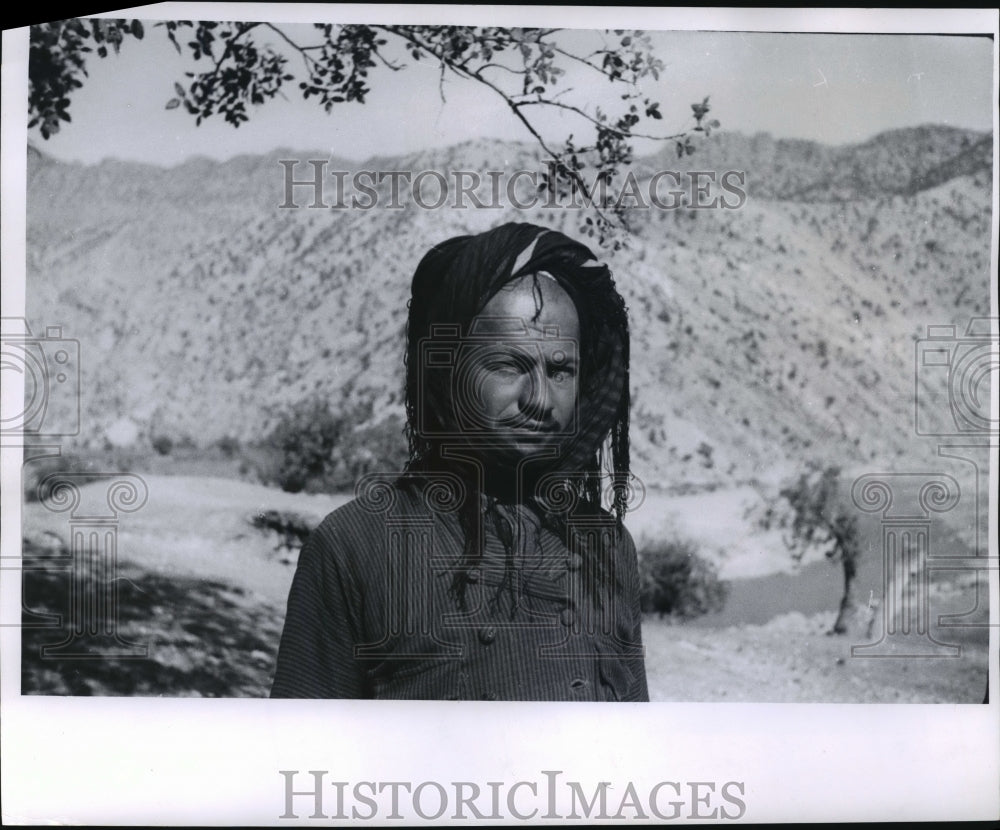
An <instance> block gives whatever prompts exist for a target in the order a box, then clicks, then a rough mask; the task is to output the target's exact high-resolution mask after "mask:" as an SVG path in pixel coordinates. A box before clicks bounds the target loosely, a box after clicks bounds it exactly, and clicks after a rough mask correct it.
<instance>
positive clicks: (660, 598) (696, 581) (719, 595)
mask: <svg viewBox="0 0 1000 830" xmlns="http://www.w3.org/2000/svg"><path fill="white" fill-rule="evenodd" d="M697 551H698V549H697V547H696V546H695V544H694V543H693V542H690V541H686V540H671V541H666V542H659V543H656V544H654V545H652V546H651V547H648V548H644V549H643V550H642V551H640V553H639V583H640V594H639V599H640V603H641V607H642V610H643V611H644V612H646V613H651V612H655V613H658V614H659V615H660V616H661V617H662V616H665V615H667V614H669V615H670V616H672V617H676V618H679V619H691V618H692V617H697V616H700V615H701V614H707V613H709V612H711V611H718V610H720V609H721V608H722V606H723V605H725V602H726V597H727V596H728V594H729V585H728V583H726V582H723V581H722V580H720V579H719V575H718V571H717V570H716V567H715V565H713V564H712V563H711V562H709V561H707V560H706V559H703V558H702V557H700V556H699V555H698V552H697Z"/></svg>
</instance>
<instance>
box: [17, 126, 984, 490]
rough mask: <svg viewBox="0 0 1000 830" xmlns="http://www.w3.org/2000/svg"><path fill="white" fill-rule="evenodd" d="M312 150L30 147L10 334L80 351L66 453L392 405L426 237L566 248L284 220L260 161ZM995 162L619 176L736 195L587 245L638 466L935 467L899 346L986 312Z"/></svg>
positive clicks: (806, 162) (750, 157)
mask: <svg viewBox="0 0 1000 830" xmlns="http://www.w3.org/2000/svg"><path fill="white" fill-rule="evenodd" d="M324 157H325V156H324V155H323V154H308V153H301V152H294V153H293V152H290V151H284V150H283V151H276V152H274V153H271V154H269V155H267V156H261V157H239V158H236V159H233V160H231V161H229V162H226V163H222V164H219V163H214V162H211V161H208V160H205V159H193V160H191V161H188V162H186V163H185V164H183V165H180V166H177V167H174V168H170V169H163V168H159V167H154V166H146V165H139V164H133V163H121V162H113V161H106V162H104V163H102V164H99V165H94V166H81V165H75V164H64V163H60V162H56V161H54V160H52V159H51V158H48V157H46V156H45V155H44V153H43V152H39V151H37V150H35V149H33V148H32V149H30V150H29V185H28V187H29V194H28V293H29V308H28V319H29V323H30V324H31V325H32V327H33V328H35V329H36V330H37V329H39V328H41V327H44V326H46V325H61V326H62V327H63V333H64V335H66V336H68V337H74V338H78V339H79V340H80V344H81V345H80V349H81V364H82V367H83V368H82V384H81V387H82V390H83V402H82V403H83V421H82V433H81V436H80V439H79V440H80V442H81V443H85V444H90V445H92V446H100V445H101V444H102V443H104V442H105V441H107V440H112V441H122V440H130V439H131V438H134V439H135V440H136V441H138V442H145V443H146V444H148V443H149V441H150V440H151V439H152V437H154V436H156V435H168V436H170V437H172V438H173V439H174V440H175V441H176V440H183V439H189V440H191V441H194V442H195V443H197V444H207V443H209V442H212V441H215V440H217V439H219V438H221V437H223V436H232V437H235V438H239V439H241V440H243V441H253V440H254V439H256V438H259V437H261V436H262V435H263V434H264V433H265V432H266V430H267V428H268V426H269V425H270V424H271V423H272V422H273V419H274V416H275V413H276V412H278V411H280V410H281V409H282V408H283V407H285V406H287V405H289V404H291V403H294V402H296V401H297V400H300V399H303V398H306V397H309V396H311V395H314V394H320V395H323V396H327V397H329V398H330V399H331V400H333V401H334V402H335V403H336V404H337V405H341V404H343V403H345V402H349V401H370V402H373V403H374V404H375V407H374V411H375V413H376V417H386V416H393V415H398V414H399V413H400V412H401V406H400V399H401V396H400V388H401V382H402V339H401V338H402V332H403V326H404V315H405V305H406V299H407V296H408V285H409V279H410V276H411V275H412V272H413V269H414V267H415V266H416V263H417V261H418V260H419V259H420V257H421V256H422V254H423V253H424V251H425V250H426V249H427V248H428V247H429V246H430V245H431V244H433V243H434V242H437V241H440V240H443V239H445V238H447V237H450V236H452V235H455V234H459V233H467V232H475V231H479V230H483V229H486V228H488V227H492V226H493V225H495V224H498V223H500V222H502V221H529V222H537V223H540V224H545V225H548V226H551V227H555V228H558V229H561V230H564V231H566V232H567V233H569V234H571V235H579V234H578V230H579V226H580V224H581V222H582V218H583V214H581V212H580V211H578V210H566V209H555V210H553V209H545V208H541V207H539V208H535V209H532V210H514V209H511V208H506V209H500V210H492V209H479V210H476V209H471V208H466V209H453V208H448V207H442V208H440V209H437V210H424V209H420V208H418V207H416V206H414V205H412V203H409V202H408V203H407V204H406V205H405V206H404V207H403V208H402V209H390V208H386V207H384V206H380V207H378V208H376V209H373V210H367V211H366V210H355V209H346V210H336V209H310V208H307V207H305V205H306V204H308V203H309V198H308V194H307V193H305V192H304V191H303V190H301V189H300V191H299V195H298V196H297V199H298V201H299V204H301V205H303V207H301V208H299V209H282V208H279V207H278V205H279V204H280V203H281V202H282V201H283V198H284V183H283V182H284V180H283V176H284V171H283V169H282V167H281V166H280V165H279V164H278V160H279V159H283V158H299V159H308V158H324ZM991 159H992V140H991V138H990V136H989V135H984V134H977V133H973V132H968V131H961V130H954V129H951V128H946V127H937V126H933V127H920V128H915V129H911V130H902V131H895V132H891V133H885V134H882V135H880V136H877V137H876V138H874V139H872V140H871V141H869V142H866V143H864V144H861V145H856V146H849V147H826V146H822V145H819V144H815V143H811V142H803V141H784V140H775V139H773V138H771V137H770V136H767V135H757V136H753V137H746V136H741V135H737V134H724V133H717V134H713V136H712V138H711V139H710V140H709V141H708V142H705V143H703V144H702V145H701V146H700V148H699V150H698V152H697V153H696V154H695V155H694V156H691V157H688V158H685V159H684V160H683V161H679V160H678V159H677V158H676V155H674V156H673V157H671V156H669V155H665V156H663V157H660V158H650V159H645V160H643V161H641V162H640V163H637V164H636V166H635V172H636V175H637V176H638V177H639V179H640V180H642V181H644V180H645V177H648V176H650V175H652V173H654V172H655V171H656V170H658V169H665V170H682V171H687V170H717V171H719V172H723V171H725V170H731V169H732V170H742V171H745V172H746V185H745V190H746V192H747V199H746V203H745V204H744V205H743V206H742V207H741V208H740V209H738V210H721V209H720V210H690V209H686V208H685V209H677V210H658V209H650V210H638V209H637V210H634V211H633V212H632V213H633V216H634V226H635V230H634V233H633V234H632V236H631V237H630V240H629V245H628V247H627V248H626V249H625V250H622V251H619V252H617V253H614V254H610V253H607V252H599V254H600V256H601V257H602V258H604V259H606V260H607V261H609V262H610V263H611V265H612V268H613V270H614V272H615V275H616V279H617V280H618V282H619V285H620V288H621V290H622V292H623V294H624V295H625V296H626V299H627V301H628V304H629V306H630V309H631V311H632V321H633V338H634V340H633V354H634V355H635V357H634V368H633V391H634V396H635V407H634V413H635V414H634V428H633V440H634V443H635V455H636V466H637V471H638V472H639V473H640V475H642V476H643V477H644V478H646V479H647V480H648V481H651V482H656V483H667V482H665V481H664V478H665V477H666V476H669V477H670V480H671V482H673V483H676V482H678V481H689V482H690V481H698V482H706V481H712V480H721V479H723V478H731V477H732V476H734V475H735V476H738V477H748V476H754V475H759V474H761V472H762V471H765V470H772V469H779V468H780V469H785V468H798V467H799V466H800V464H801V460H802V459H803V458H804V457H805V456H811V455H817V456H825V457H830V458H836V459H838V460H840V461H845V460H847V461H853V462H856V463H871V462H872V461H886V462H888V461H892V460H895V459H897V458H899V457H901V456H905V457H909V456H916V457H921V458H922V457H924V454H926V453H929V452H932V451H933V448H932V447H931V446H930V443H929V442H926V441H923V442H922V441H921V439H919V438H917V437H916V436H915V435H914V432H913V426H912V425H913V371H914V370H913V364H914V357H913V356H914V342H915V340H916V339H917V338H918V337H920V336H922V335H923V334H924V333H925V332H926V327H927V325H929V324H957V325H959V326H960V327H962V328H963V329H964V326H965V324H966V322H967V321H968V319H969V318H970V317H973V316H985V315H986V314H988V312H989V299H988V298H989V281H990V275H989V261H990V218H991V217H990V205H991V200H990V188H991V182H992V178H991V176H992V171H991ZM520 168H524V169H528V170H539V171H540V170H541V169H542V166H541V163H540V162H539V161H538V160H537V156H536V155H535V152H534V149H533V148H532V147H528V146H520V145H514V144H505V143H496V142H484V141H480V142H473V143H469V144H464V145H460V146H457V147H453V148H449V149H447V150H438V151H430V152H426V153H421V154H416V155H413V156H410V157H406V158H400V159H378V160H370V161H369V162H368V163H366V164H362V165H358V164H353V163H349V162H345V161H343V160H337V159H332V160H331V161H330V163H329V168H328V169H330V170H338V169H339V170H348V171H353V170H360V169H377V170H412V171H417V170H429V169H439V170H455V169H460V170H473V171H480V172H482V173H483V174H484V175H485V171H487V170H499V169H505V170H506V171H508V173H509V172H511V171H513V170H515V169H520ZM308 171H309V168H308V167H306V166H305V165H301V166H300V167H299V168H298V172H297V175H298V178H300V179H301V178H305V177H306V176H307V175H308ZM380 191H381V196H382V200H381V204H382V205H385V204H387V203H388V201H389V199H388V192H387V185H386V186H383V187H382V188H380ZM431 192H433V190H432V191H431ZM335 195H336V194H335V193H334V192H333V190H332V187H331V189H330V190H329V191H328V193H327V198H326V201H327V202H328V203H330V202H333V201H334V199H335Z"/></svg>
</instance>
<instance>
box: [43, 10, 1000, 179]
mask: <svg viewBox="0 0 1000 830" xmlns="http://www.w3.org/2000/svg"><path fill="white" fill-rule="evenodd" d="M521 13H522V14H526V12H523V11H522V12H521ZM528 22H531V21H530V20H529V21H528ZM282 28H283V30H284V31H285V32H286V33H288V34H290V35H291V36H293V37H294V38H295V39H297V40H300V41H302V42H305V41H308V40H309V39H310V38H313V37H314V36H313V34H312V32H311V27H309V26H306V25H303V24H295V23H292V24H283V26H282ZM602 37H603V35H601V34H600V33H599V32H596V31H568V32H566V33H565V34H563V35H561V36H559V42H560V43H561V44H562V45H564V46H566V47H567V48H573V49H591V48H593V47H594V46H595V45H597V44H599V43H601V42H602ZM652 37H653V42H654V48H655V51H656V54H657V55H658V56H659V57H660V59H661V60H662V61H663V62H664V64H665V70H664V72H663V73H662V74H661V77H660V80H659V81H658V82H655V83H653V82H650V84H649V85H648V86H647V87H645V89H644V91H647V92H648V93H649V94H650V95H651V96H652V97H654V98H656V99H658V100H660V101H661V111H662V112H663V114H664V119H663V121H662V122H660V123H661V124H662V125H663V127H664V129H665V130H666V131H667V132H668V133H669V132H676V131H679V130H682V129H685V128H690V127H691V126H693V123H692V122H691V119H690V115H691V110H690V104H691V103H693V102H695V101H700V100H701V99H703V98H704V97H705V96H706V95H708V96H710V100H711V105H712V112H711V116H710V117H714V118H718V119H719V121H720V122H721V124H722V128H723V129H725V130H729V131H735V132H742V133H746V134H752V133H757V132H768V133H771V134H772V135H774V136H775V137H779V138H803V139H812V140H816V141H821V142H824V143H828V144H835V145H839V144H849V143H854V142H859V141H864V140H866V139H868V138H870V137H871V136H873V135H875V134H877V133H879V132H882V131H884V130H887V129H895V128H899V127H907V126H914V125H918V124H925V123H938V124H949V125H952V126H956V127H963V128H970V129H975V130H984V131H988V130H990V129H991V128H992V123H993V102H994V96H995V88H994V79H993V61H994V57H993V43H992V41H991V40H990V39H989V38H985V37H972V36H955V35H952V36H941V35H908V34H871V35H868V34H799V33H768V32H709V31H669V32H664V31H659V32H653V33H652ZM390 54H391V55H393V56H396V57H398V59H399V61H400V62H401V63H405V64H406V67H405V69H403V70H401V71H398V72H392V71H390V70H388V69H386V68H384V67H378V68H377V69H376V70H373V74H372V76H371V88H372V93H371V94H370V96H369V98H368V100H367V102H366V103H365V104H364V105H359V104H356V103H351V104H342V105H339V106H338V107H336V108H335V110H334V112H333V113H332V114H327V113H326V112H324V111H323V109H322V107H320V106H319V105H318V104H316V103H315V99H314V100H313V101H303V100H302V99H301V96H300V93H299V91H298V89H297V88H296V87H295V85H294V84H292V85H290V88H289V89H288V91H287V96H288V97H287V98H286V99H284V100H280V99H279V100H275V101H272V102H270V103H268V104H267V105H265V106H263V107H260V108H258V109H257V110H256V111H254V112H253V113H252V114H251V119H250V121H249V122H248V123H246V124H244V125H242V126H241V127H240V128H239V129H238V130H237V129H234V128H233V127H232V126H230V125H228V124H226V123H225V122H223V121H222V120H221V119H219V118H218V117H214V118H212V119H209V120H207V121H205V122H203V123H202V125H201V126H198V127H196V126H195V124H194V119H193V118H192V117H191V116H190V115H188V114H187V113H186V112H185V111H184V109H183V108H176V109H173V110H167V109H166V108H165V105H166V102H167V101H168V100H169V99H170V98H172V97H173V96H174V92H173V86H174V82H175V81H177V80H181V81H183V80H184V72H185V71H189V70H191V69H192V68H195V67H194V64H193V62H192V61H191V60H190V57H189V56H185V57H184V58H182V57H181V56H179V55H178V54H177V53H176V51H175V50H174V48H173V46H172V45H170V44H169V42H168V41H167V39H166V37H165V34H164V31H163V29H162V28H159V27H155V26H153V25H152V24H151V23H150V24H147V26H146V37H145V38H144V40H143V41H141V42H137V41H132V40H129V41H127V42H126V43H125V45H124V46H123V48H122V50H121V54H120V55H117V56H115V55H112V56H109V57H108V58H106V59H103V60H102V59H99V58H97V57H91V58H90V61H89V63H88V66H87V69H88V73H89V78H88V79H87V80H86V82H85V84H84V87H83V88H82V89H80V90H78V91H77V92H76V94H75V95H74V97H73V99H72V103H71V106H70V113H71V115H72V118H73V121H72V123H71V124H68V125H66V126H65V127H64V129H63V131H62V132H60V133H59V134H58V135H56V136H54V137H52V138H51V139H49V140H47V141H46V140H44V139H42V137H41V136H40V134H39V133H38V132H37V130H31V131H29V140H31V141H32V142H33V143H34V144H35V145H36V146H38V147H39V148H40V149H42V150H43V151H44V152H47V153H49V154H51V155H53V156H55V157H56V158H59V159H62V160H71V161H79V162H83V163H94V162H98V161H100V160H102V159H104V158H119V159H128V160H134V161H142V162H150V163H155V164H160V165H166V166H170V165H174V164H178V163H180V162H182V161H183V160H185V159H187V158H189V157H192V156H196V155H202V156H208V157H210V158H215V159H226V158H230V157H233V156H235V155H239V154H242V153H265V152H268V151H269V150H273V149H276V148H278V147H283V148H287V149H291V150H303V151H305V150H310V151H311V150H322V151H328V152H330V153H331V154H334V155H337V156H340V157H344V158H347V159H351V160H356V161H360V160H363V159H365V158H368V157H370V156H372V155H401V154H406V153H411V152H415V151H419V150H423V149H427V148H431V147H439V146H446V145H451V144H456V143H458V142H461V141H465V140H468V139H475V138H484V137H485V138H499V139H514V140H530V136H529V135H528V133H527V132H526V131H525V129H524V127H523V126H522V125H521V124H520V123H518V121H517V120H516V119H515V118H514V117H513V116H512V114H511V113H510V112H509V111H508V110H506V108H505V106H504V105H503V103H502V101H501V100H500V99H499V98H498V97H496V96H495V95H494V94H493V93H492V92H490V91H489V90H484V89H483V88H482V87H480V86H479V85H477V84H475V83H474V82H470V81H460V80H457V79H455V78H450V77H445V78H444V79H442V78H441V76H440V73H439V71H438V70H437V69H436V68H435V67H433V66H431V65H430V64H429V63H426V62H414V61H413V60H412V59H411V58H409V57H408V56H406V55H404V54H403V53H402V52H401V51H398V50H397V51H395V52H391V53H390ZM292 61H293V62H292V64H291V66H292V67H293V68H297V67H298V65H299V64H298V63H297V62H296V61H297V56H293V58H292ZM587 75H588V73H587V70H585V69H580V68H579V67H577V68H576V69H572V70H571V71H569V72H568V74H567V76H566V77H565V78H564V79H563V81H562V83H561V84H560V87H559V88H560V89H562V88H566V89H567V90H568V91H567V92H566V93H565V94H566V100H567V102H574V103H578V104H582V105H585V106H587V107H594V106H597V105H601V106H603V107H604V108H605V109H607V110H611V111H614V108H615V107H616V106H618V105H619V103H620V101H619V99H618V98H617V94H618V93H616V91H615V88H614V87H613V86H612V85H611V84H608V83H607V82H606V81H603V80H602V79H600V78H597V79H596V81H595V80H594V78H595V77H596V76H592V77H588V76H587ZM536 114H537V115H538V117H539V119H540V120H539V123H540V125H541V128H542V130H543V133H544V135H545V136H546V137H547V138H552V139H554V140H557V141H558V142H559V143H561V137H565V135H566V134H567V133H569V132H573V133H574V134H575V135H577V136H578V137H580V138H582V137H584V135H585V132H584V125H583V124H582V123H580V122H575V121H573V120H572V118H570V117H568V116H566V115H564V114H560V115H558V116H556V115H551V116H543V115H541V114H540V113H533V115H536ZM654 149H656V148H655V146H654V145H653V143H652V142H645V143H640V144H638V145H637V146H636V150H637V152H639V153H640V154H642V153H643V152H647V151H648V152H652V151H653V150H654Z"/></svg>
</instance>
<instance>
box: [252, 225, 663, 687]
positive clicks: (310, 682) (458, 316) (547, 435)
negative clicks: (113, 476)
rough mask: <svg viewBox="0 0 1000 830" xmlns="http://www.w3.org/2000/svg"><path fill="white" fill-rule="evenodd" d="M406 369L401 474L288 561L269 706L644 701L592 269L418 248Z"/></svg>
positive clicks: (513, 247) (367, 488)
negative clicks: (317, 701) (318, 701)
mask: <svg viewBox="0 0 1000 830" xmlns="http://www.w3.org/2000/svg"><path fill="white" fill-rule="evenodd" d="M405 364H406V390H405V391H406V413H407V427H406V432H407V436H408V441H409V460H408V462H407V464H406V465H405V468H404V470H403V472H402V473H397V474H391V475H382V474H372V475H368V476H365V477H363V478H362V480H361V481H360V482H359V483H358V486H357V488H356V498H355V499H354V500H353V501H351V502H349V503H348V504H346V505H344V506H342V507H341V508H339V509H337V510H335V511H334V512H333V513H331V514H330V515H329V516H327V517H326V519H325V520H324V521H323V522H322V523H321V524H320V526H319V527H318V528H317V529H316V530H315V531H314V532H313V533H312V534H311V536H310V537H309V539H308V540H307V542H306V544H305V545H304V546H303V548H302V551H301V553H300V556H299V561H298V565H297V569H296V572H295V576H294V579H293V583H292V587H291V590H290V592H289V598H288V611H287V616H286V620H285V626H284V630H283V632H282V637H281V642H280V646H279V651H278V659H277V666H276V671H275V677H274V681H273V685H272V689H271V696H272V697H310V698H382V699H450V700H457V699H465V700H468V699H475V700H589V701H604V700H608V701H645V700H648V691H647V685H646V672H645V663H644V657H643V654H644V652H643V646H642V637H641V630H640V621H641V616H640V610H639V578H638V569H637V561H636V550H635V545H634V543H633V541H632V538H631V536H630V535H629V533H628V531H627V530H626V529H625V527H624V525H623V522H622V520H623V516H624V514H625V512H626V510H627V507H628V501H629V499H630V495H631V493H632V488H633V486H634V483H633V480H632V478H631V477H630V474H629V441H628V420H629V332H628V317H627V311H626V307H625V303H624V300H623V299H622V297H621V296H620V294H619V293H618V291H617V290H616V287H615V283H614V280H613V278H612V275H611V273H610V271H609V269H608V268H607V267H606V266H605V265H602V264H600V263H598V262H597V261H596V260H595V259H594V256H593V254H592V252H591V251H590V250H589V249H588V248H587V247H585V246H584V245H582V244H580V243H578V242H575V241H573V240H571V239H569V238H568V237H566V236H565V235H563V234H562V233H559V232H556V231H552V230H548V229H545V228H542V227H539V226H535V225H529V224H522V223H517V224H515V223H510V224H505V225H502V226H500V227H497V228H494V229H492V230H490V231H487V232H485V233H481V234H478V235H474V236H459V237H456V238H453V239H449V240H447V241H446V242H443V243H441V244H439V245H436V246H435V247H434V248H433V249H431V250H430V251H429V252H428V253H427V254H426V255H425V256H424V258H423V259H422V260H421V262H420V264H419V265H418V267H417V269H416V272H415V274H414V277H413V282H412V287H411V300H410V304H409V317H408V322H407V345H406V360H405ZM604 502H606V503H607V504H608V506H609V507H610V510H608V509H605V508H604V507H603V506H602V504H603V503H604Z"/></svg>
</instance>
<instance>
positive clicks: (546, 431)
mask: <svg viewBox="0 0 1000 830" xmlns="http://www.w3.org/2000/svg"><path fill="white" fill-rule="evenodd" d="M539 295H540V296H539ZM539 299H540V300H541V312H540V313H538V305H539ZM536 313H537V318H536ZM472 330H473V332H474V333H475V336H474V340H478V339H479V338H482V341H481V342H482V345H480V346H476V347H475V351H474V352H473V355H474V356H473V362H474V366H473V371H472V372H471V379H472V387H473V388H472V389H469V390H468V391H469V392H470V393H471V398H470V399H474V401H475V408H476V410H477V412H476V413H475V416H476V419H477V420H478V421H479V422H480V423H481V424H482V425H483V427H484V432H485V433H486V435H489V436H491V438H492V441H491V444H492V446H493V449H496V450H499V451H501V452H502V453H503V454H504V455H506V456H511V455H513V456H514V457H515V458H523V457H525V456H528V455H531V454H533V453H536V452H538V451H539V449H540V448H543V447H551V446H553V445H554V444H557V443H558V442H559V441H560V440H562V439H563V438H565V437H567V435H569V434H571V433H572V431H573V429H574V427H575V416H576V404H577V387H578V374H579V370H580V367H579V362H578V361H579V348H578V347H577V343H578V342H579V337H580V325H579V319H578V317H577V313H576V308H575V306H574V305H573V301H572V300H571V299H570V297H569V295H568V294H567V293H566V292H565V291H564V290H563V289H562V288H561V287H560V286H559V284H558V283H557V282H556V281H555V280H554V279H552V278H551V277H549V276H548V275H545V274H539V275H538V277H537V281H536V280H533V279H532V278H531V277H530V276H528V277H522V278H520V279H518V280H515V281H514V282H512V283H510V284H509V285H506V286H504V287H503V288H502V289H501V290H500V291H499V292H498V293H497V294H496V295H495V296H494V297H493V298H492V299H491V300H490V301H489V302H488V303H487V304H486V306H485V307H484V308H483V310H482V312H481V313H480V314H479V315H478V316H477V317H476V319H475V320H474V321H473V328H472ZM494 335H496V337H494ZM458 403H459V405H461V397H460V399H459V401H458Z"/></svg>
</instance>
